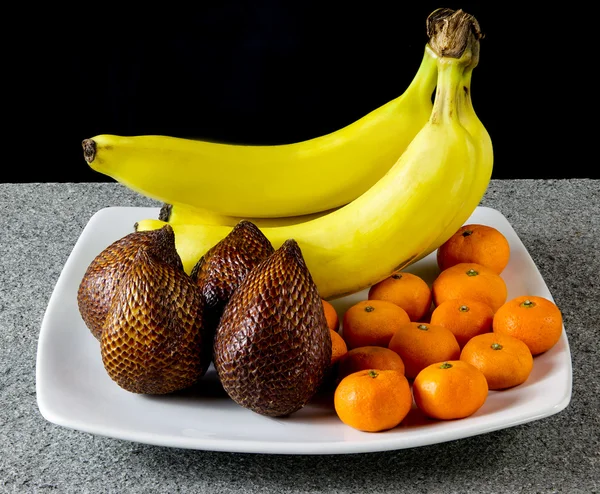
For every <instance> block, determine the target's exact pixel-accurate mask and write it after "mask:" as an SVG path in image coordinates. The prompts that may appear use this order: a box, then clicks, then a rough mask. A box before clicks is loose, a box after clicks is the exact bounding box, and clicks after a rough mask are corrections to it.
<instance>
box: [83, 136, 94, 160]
mask: <svg viewBox="0 0 600 494" xmlns="http://www.w3.org/2000/svg"><path fill="white" fill-rule="evenodd" d="M81 146H82V147H83V159H85V161H87V162H88V163H91V162H92V161H94V158H95V157H96V141H94V140H93V139H84V140H83V141H82V143H81Z"/></svg>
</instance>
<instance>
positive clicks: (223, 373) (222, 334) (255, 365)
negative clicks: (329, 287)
mask: <svg viewBox="0 0 600 494" xmlns="http://www.w3.org/2000/svg"><path fill="white" fill-rule="evenodd" d="M330 360H331V337H330V334H329V329H328V326H327V321H326V319H325V313H324V311H323V306H322V303H321V299H320V297H319V294H318V292H317V288H316V286H315V284H314V282H313V280H312V277H311V275H310V272H309V271H308V269H307V267H306V264H305V262H304V259H303V256H302V252H301V250H300V248H299V246H298V244H297V243H296V242H295V241H294V240H292V239H290V240H287V241H286V242H285V243H284V244H283V245H282V246H281V247H279V248H278V249H277V250H276V251H275V252H274V253H273V254H272V255H270V256H269V257H268V258H266V259H265V260H263V261H262V262H260V263H259V264H258V265H257V266H256V267H254V268H253V269H252V270H251V271H250V272H249V273H248V274H247V275H246V277H245V278H244V280H243V281H242V282H241V284H240V286H239V287H238V289H237V290H235V291H234V292H233V295H232V296H231V298H230V300H229V302H228V303H227V305H226V306H225V310H224V312H223V315H222V317H221V321H220V323H219V326H218V328H217V333H216V337H215V345H214V364H215V369H216V370H217V373H218V376H219V378H220V381H221V383H222V385H223V388H224V389H225V391H226V392H227V394H228V395H229V396H230V397H231V398H232V399H233V400H234V401H235V402H236V403H238V404H239V405H241V406H242V407H245V408H247V409H250V410H252V411H254V412H256V413H259V414H261V415H267V416H275V417H277V416H286V415H289V414H291V413H293V412H295V411H297V410H299V409H300V408H302V407H303V406H304V405H305V404H306V403H307V402H308V401H309V400H310V399H311V397H312V396H313V395H314V394H315V393H316V391H317V389H318V388H319V386H320V385H321V383H322V381H323V378H324V376H325V373H326V370H327V368H328V366H329V362H330Z"/></svg>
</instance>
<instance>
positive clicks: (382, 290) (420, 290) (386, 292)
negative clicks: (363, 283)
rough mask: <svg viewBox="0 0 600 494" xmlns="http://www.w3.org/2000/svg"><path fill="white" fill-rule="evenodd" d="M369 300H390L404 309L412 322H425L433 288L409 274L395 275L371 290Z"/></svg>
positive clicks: (400, 273)
mask: <svg viewBox="0 0 600 494" xmlns="http://www.w3.org/2000/svg"><path fill="white" fill-rule="evenodd" d="M368 298H369V300H388V301H389V302H393V303H395V304H396V305H398V306H400V307H402V308H403V309H404V310H405V311H406V313H407V314H408V317H409V318H410V320H411V321H421V320H423V319H424V318H425V317H426V316H427V314H428V312H429V310H430V309H431V301H432V295H431V288H430V287H429V285H428V284H427V282H426V281H425V280H424V279H423V278H421V277H420V276H417V275H416V274H413V273H409V272H399V273H395V274H393V275H391V276H389V277H388V278H386V279H384V280H382V281H380V282H379V283H376V284H375V285H373V286H372V287H371V288H370V289H369V294H368Z"/></svg>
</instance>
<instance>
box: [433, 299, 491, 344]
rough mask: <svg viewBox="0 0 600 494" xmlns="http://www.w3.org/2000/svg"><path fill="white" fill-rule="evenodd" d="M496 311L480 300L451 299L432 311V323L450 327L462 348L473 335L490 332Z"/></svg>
mask: <svg viewBox="0 0 600 494" xmlns="http://www.w3.org/2000/svg"><path fill="white" fill-rule="evenodd" d="M493 319H494V311H493V310H492V308H491V307H490V306H489V305H488V304H486V303H485V302H482V301H480V300H470V299H466V298H464V299H449V300H446V301H445V302H442V303H441V304H440V305H438V306H437V307H436V308H435V309H434V310H433V312H432V313H431V319H430V321H429V322H430V323H431V324H435V325H437V326H444V327H445V328H448V329H449V330H450V331H452V333H454V336H456V341H458V345H459V346H460V347H461V348H462V347H464V346H465V344H466V343H467V341H469V340H470V339H471V338H472V337H473V336H475V335H478V334H482V333H490V332H491V331H492V320H493Z"/></svg>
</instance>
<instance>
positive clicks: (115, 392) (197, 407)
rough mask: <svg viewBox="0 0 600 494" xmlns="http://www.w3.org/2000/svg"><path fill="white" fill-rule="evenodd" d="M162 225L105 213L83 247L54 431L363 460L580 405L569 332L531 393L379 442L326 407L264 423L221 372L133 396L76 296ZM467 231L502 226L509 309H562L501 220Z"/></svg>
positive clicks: (50, 356) (61, 312)
mask: <svg viewBox="0 0 600 494" xmlns="http://www.w3.org/2000/svg"><path fill="white" fill-rule="evenodd" d="M157 215H158V208H130V207H129V208H128V207H113V208H105V209H102V210H100V211H98V212H97V213H96V214H95V215H94V216H93V217H92V218H91V219H90V221H89V223H88V224H87V226H86V227H85V229H84V230H83V232H82V234H81V236H80V238H79V240H78V241H77V243H76V245H75V246H74V248H73V251H72V252H71V255H70V256H69V258H68V260H67V262H66V264H65V266H64V269H63V271H62V273H61V275H60V277H59V279H58V281H57V283H56V286H55V288H54V291H53V293H52V296H51V298H50V301H49V304H48V308H47V310H46V313H45V316H44V319H43V322H42V326H41V331H40V336H39V342H38V353H37V363H36V366H37V368H36V386H37V402H38V407H39V410H40V412H41V414H42V415H43V416H44V417H45V418H46V419H47V420H48V421H50V422H52V423H55V424H58V425H60V426H63V427H67V428H71V429H76V430H80V431H83V432H88V433H92V434H98V435H101V436H107V437H112V438H117V439H123V440H129V441H136V442H140V443H148V444H155V445H161V446H170V447H178V448H191V449H199V450H213V451H231V452H248V453H277V454H336V453H361V452H372V451H385V450H394V449H403V448H412V447H418V446H424V445H429V444H434V443H440V442H445V441H450V440H455V439H460V438H465V437H469V436H475V435H478V434H483V433H487V432H491V431H495V430H498V429H503V428H506V427H512V426H516V425H519V424H523V423H526V422H530V421H533V420H538V419H542V418H544V417H548V416H550V415H553V414H555V413H558V412H560V411H561V410H563V409H564V408H565V407H566V406H567V405H568V404H569V402H570V400H571V385H572V372H571V355H570V351H569V346H568V342H567V337H566V333H565V331H564V327H563V333H562V336H561V338H560V340H559V342H558V343H557V344H556V345H555V346H554V347H553V348H552V349H551V350H549V351H548V352H546V353H544V354H542V355H540V356H537V357H536V358H535V361H534V367H533V371H532V373H531V375H530V377H529V379H528V380H527V381H526V382H525V383H524V384H522V385H520V386H517V387H515V388H512V389H508V390H504V391H490V393H489V396H488V399H487V401H486V402H485V404H484V405H483V407H481V408H480V409H479V410H478V411H477V412H476V413H475V414H474V415H472V416H470V417H468V418H465V419H461V420H454V421H433V420H427V419H425V418H424V417H423V416H422V414H420V413H419V412H418V410H416V408H414V407H413V410H412V411H411V413H410V414H409V415H408V417H407V418H406V419H405V420H404V421H403V423H402V424H401V425H400V426H398V427H397V428H395V429H393V430H390V431H385V432H379V433H367V432H360V431H357V430H354V429H352V428H351V427H349V426H346V425H344V424H343V423H342V422H341V421H340V420H339V419H338V418H337V416H336V414H335V411H334V409H333V407H332V404H331V402H326V401H327V400H325V399H324V398H318V399H315V400H314V401H313V403H311V404H309V405H307V406H306V407H304V408H303V409H302V410H300V411H298V412H296V413H294V414H292V415H291V416H289V417H287V418H285V419H280V418H269V417H264V416H261V415H258V414H256V413H254V412H251V411H249V410H246V409H244V408H242V407H240V406H238V405H237V404H235V403H234V402H233V401H232V400H230V399H229V398H228V397H227V396H226V395H225V394H224V393H223V390H222V388H221V387H220V384H219V382H218V380H217V378H216V374H215V372H214V369H213V368H212V366H211V368H210V369H209V372H208V373H207V374H206V375H205V376H204V378H203V380H202V381H203V382H202V383H201V385H200V386H199V388H198V389H197V390H188V391H186V392H181V393H176V394H174V395H168V396H158V397H157V396H144V395H137V394H132V393H129V392H127V391H124V390H123V389H121V388H120V387H119V386H117V385H116V384H115V383H114V382H113V381H111V379H110V378H109V377H108V375H107V373H106V372H105V370H104V367H103V364H102V360H101V357H100V350H99V344H98V341H97V340H96V339H95V338H94V337H93V336H92V335H91V333H90V331H89V330H88V329H87V327H86V326H85V324H84V322H83V320H82V319H81V316H80V315H79V311H78V308H77V300H76V294H77V289H78V286H79V282H80V281H81V278H82V277H83V275H84V272H85V270H86V268H87V266H88V264H89V263H90V262H91V261H92V259H93V258H94V257H95V256H96V255H97V254H98V253H100V251H101V250H102V249H104V248H105V247H107V246H108V245H109V244H110V243H111V242H113V241H114V240H117V239H118V238H120V237H122V236H124V235H126V234H127V233H130V232H131V231H132V228H133V224H134V223H135V221H137V220H140V219H143V218H155V217H157ZM468 223H483V224H487V225H490V226H494V227H495V228H497V229H498V230H500V231H501V232H502V233H503V234H504V235H505V236H506V237H507V239H508V241H509V243H510V246H511V258H510V262H509V264H508V266H507V267H506V269H505V270H504V272H503V273H502V277H503V278H504V279H505V281H506V284H507V286H508V297H509V299H510V298H513V297H516V296H518V295H525V294H526V295H538V296H542V297H546V298H549V299H550V300H553V299H552V296H551V294H550V292H549V290H548V288H547V286H546V284H545V282H544V280H543V279H542V276H541V275H540V273H539V271H538V269H537V267H536V266H535V264H534V262H533V260H532V259H531V256H530V255H529V253H528V252H527V250H526V249H525V246H524V245H523V243H522V242H521V240H520V239H519V237H518V236H517V234H516V233H515V231H514V229H513V228H512V227H511V225H510V224H509V222H508V221H507V219H506V218H505V217H504V216H503V215H502V214H501V213H500V212H498V211H497V210H495V209H491V208H485V207H478V208H477V209H476V210H475V212H474V213H473V215H472V216H471V218H469V220H468ZM407 271H411V272H414V273H416V274H419V275H420V276H422V277H423V278H424V279H425V280H426V281H428V282H432V281H433V278H434V277H435V276H436V275H437V273H438V268H437V264H436V262H435V253H433V254H430V255H429V256H428V257H426V258H424V259H422V260H421V261H420V262H418V263H416V264H415V265H413V266H412V267H410V268H409V269H407ZM364 298H366V291H363V292H360V293H357V294H354V295H352V296H349V297H345V298H342V299H339V300H337V301H334V305H335V306H336V308H337V309H338V312H339V314H342V313H343V311H344V310H345V309H346V308H348V307H349V306H350V305H352V304H354V303H355V302H357V301H358V300H361V299H364Z"/></svg>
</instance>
